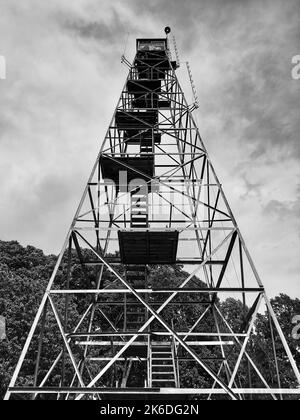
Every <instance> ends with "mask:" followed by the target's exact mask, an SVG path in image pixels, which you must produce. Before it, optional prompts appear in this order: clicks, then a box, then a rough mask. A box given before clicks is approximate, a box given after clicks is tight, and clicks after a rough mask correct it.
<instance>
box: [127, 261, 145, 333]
mask: <svg viewBox="0 0 300 420" xmlns="http://www.w3.org/2000/svg"><path fill="white" fill-rule="evenodd" d="M126 280H127V282H128V283H129V284H130V285H131V286H132V287H133V288H134V289H145V288H146V287H147V268H146V267H145V266H143V265H141V266H140V265H132V266H129V265H128V266H126ZM124 304H125V311H124V331H128V332H132V331H133V332H136V331H138V330H139V329H140V328H141V327H142V326H143V325H144V324H145V322H146V320H147V309H146V308H145V307H144V306H143V305H142V304H141V303H140V302H139V301H138V299H137V298H136V297H135V296H131V297H127V295H125V301H124Z"/></svg>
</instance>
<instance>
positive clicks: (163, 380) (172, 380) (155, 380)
mask: <svg viewBox="0 0 300 420" xmlns="http://www.w3.org/2000/svg"><path fill="white" fill-rule="evenodd" d="M152 382H172V383H173V382H174V383H175V379H152Z"/></svg>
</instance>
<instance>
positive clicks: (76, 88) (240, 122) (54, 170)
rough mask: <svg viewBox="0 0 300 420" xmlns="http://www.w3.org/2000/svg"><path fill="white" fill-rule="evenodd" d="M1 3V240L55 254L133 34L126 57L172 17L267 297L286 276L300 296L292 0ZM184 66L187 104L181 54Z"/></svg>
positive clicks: (299, 35) (299, 153)
mask: <svg viewBox="0 0 300 420" xmlns="http://www.w3.org/2000/svg"><path fill="white" fill-rule="evenodd" d="M0 5H1V6H0V7H1V15H0V55H4V56H5V57H6V61H7V79H6V80H5V81H0V176H1V179H2V180H3V181H2V182H1V185H0V194H1V200H0V213H1V218H0V229H1V239H7V240H10V239H16V240H19V241H21V242H22V243H31V244H33V245H36V246H37V247H39V248H43V249H45V250H46V251H47V252H56V253H57V252H58V251H59V249H60V246H61V244H62V241H63V239H64V235H65V232H66V231H67V229H68V227H69V224H70V222H71V218H72V217H73V214H74V211H75V208H76V206H77V203H78V201H79V199H80V195H81V193H82V190H83V187H84V183H85V181H86V179H87V177H88V174H89V171H90V168H91V166H92V164H93V163H94V159H95V157H96V154H97V152H98V149H99V147H100V145H101V142H102V139H103V137H104V135H105V131H106V129H107V126H108V124H109V121H110V119H111V115H112V112H113V110H114V107H115V104H116V102H117V99H118V97H119V94H120V91H121V88H122V86H123V83H124V80H125V77H126V69H125V68H122V67H121V65H120V56H121V54H123V52H124V45H125V41H126V38H127V33H129V34H130V37H129V41H128V44H127V50H126V54H127V56H128V58H129V59H132V57H133V54H134V49H135V38H137V37H142V36H145V37H151V36H154V37H157V36H164V32H163V30H164V27H165V26H166V25H169V26H171V27H172V29H173V33H174V34H175V35H176V41H177V45H178V49H179V53H180V58H181V61H182V62H184V61H186V60H189V62H190V63H191V68H192V72H193V78H194V80H195V83H196V87H197V91H198V95H199V98H200V110H199V111H198V113H197V114H196V115H195V117H196V119H197V120H198V124H199V126H200V130H201V132H202V133H203V138H204V141H205V143H206V145H207V147H208V150H209V152H210V154H211V156H212V159H213V162H214V163H215V166H216V170H217V172H218V174H219V176H220V179H221V180H222V183H223V185H224V188H225V191H226V193H227V195H228V197H229V201H230V203H231V204H232V208H233V211H234V213H235V215H236V216H237V219H238V221H239V224H240V226H241V230H242V231H243V232H245V237H246V240H247V243H248V244H249V248H250V249H251V252H252V253H253V255H254V259H255V260H256V261H257V263H258V268H259V269H260V271H261V272H262V277H263V279H264V280H265V282H266V284H267V287H269V289H270V290H271V293H272V294H275V293H278V292H280V291H282V283H281V282H282V279H283V278H285V279H287V278H288V279H289V281H288V282H287V283H286V284H285V287H286V291H287V292H288V293H290V294H294V295H297V293H299V274H298V273H297V269H298V268H299V269H300V267H298V265H299V264H298V260H299V248H300V239H299V229H298V227H299V189H298V185H299V184H300V165H299V160H300V142H299V134H298V133H299V131H300V115H299V109H300V107H299V90H300V83H299V82H298V81H295V80H293V79H292V78H291V57H292V56H294V55H296V54H299V53H300V51H299V48H300V47H299V45H300V27H299V17H300V4H299V1H298V0H289V1H288V2H287V1H286V0H265V1H261V0H243V1H240V0H202V1H199V0H189V1H188V2H182V1H180V0H164V1H159V0H151V1H150V2H149V1H148V0H127V1H124V0H115V1H114V2H112V1H111V0H101V1H98V0H77V1H76V2H70V1H69V0H52V1H51V2H41V1H40V0H23V1H22V2H20V1H17V0H0ZM178 76H179V78H180V81H181V84H182V85H183V87H184V89H185V91H186V92H187V96H188V100H189V102H191V101H192V100H193V98H192V96H191V93H190V92H191V89H190V84H189V80H188V78H187V72H186V69H185V66H184V63H183V64H182V66H181V69H180V70H179V71H178ZM45 221H46V222H45ZM283 230H284V232H283ZM283 237H284V239H283ZM283 240H284V247H283V246H282V241H283ZM283 258H284V259H285V260H286V261H287V264H285V265H280V269H279V268H278V261H281V259H283Z"/></svg>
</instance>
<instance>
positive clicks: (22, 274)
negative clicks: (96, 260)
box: [0, 241, 300, 398]
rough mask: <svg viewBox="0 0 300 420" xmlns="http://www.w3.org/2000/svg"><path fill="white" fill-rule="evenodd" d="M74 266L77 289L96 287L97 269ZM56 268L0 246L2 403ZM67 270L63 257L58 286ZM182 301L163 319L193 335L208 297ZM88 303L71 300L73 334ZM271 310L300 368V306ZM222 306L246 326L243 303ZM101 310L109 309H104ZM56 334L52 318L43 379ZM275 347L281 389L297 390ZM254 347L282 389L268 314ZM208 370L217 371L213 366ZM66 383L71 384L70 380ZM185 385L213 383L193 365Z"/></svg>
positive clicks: (186, 366) (115, 313)
mask: <svg viewBox="0 0 300 420" xmlns="http://www.w3.org/2000/svg"><path fill="white" fill-rule="evenodd" d="M82 252H83V255H84V256H85V254H86V253H88V251H86V250H82ZM74 262H75V255H72V265H73V266H74V268H73V269H72V281H73V283H74V284H75V285H76V286H77V287H86V286H87V283H90V285H91V286H92V287H93V285H94V284H95V281H96V277H97V272H96V271H95V269H94V268H89V269H88V270H87V272H85V273H83V270H82V268H81V267H80V265H76V264H74ZM55 263H56V257H55V256H53V255H50V256H46V255H44V253H43V252H42V251H41V250H38V249H36V248H34V247H32V246H28V247H26V248H24V247H22V246H21V245H20V244H19V243H18V242H15V241H13V242H3V241H0V315H2V316H4V317H5V319H6V323H7V330H6V334H7V338H6V339H5V340H3V341H0V398H2V397H3V396H4V393H5V390H6V388H7V386H8V383H9V380H10V378H11V376H12V374H13V370H14V368H15V366H16V363H17V361H18V358H19V356H20V353H21V350H22V347H23V345H24V343H25V340H26V337H27V335H28V333H29V330H30V327H31V325H32V322H33V320H34V317H35V314H36V312H37V310H38V308H39V305H40V302H41V300H42V296H43V294H44V292H45V289H46V287H47V284H48V281H49V278H50V276H51V273H52V271H53V269H54V266H55ZM66 267H67V258H66V257H65V258H64V260H63V263H62V267H61V269H60V271H59V273H58V284H61V285H63V284H64V282H65V272H66ZM120 274H122V271H120ZM110 276H111V273H109V272H108V271H105V274H104V283H105V282H107V281H108V280H109V278H110ZM186 276H187V273H186V272H185V271H184V269H183V267H181V266H176V267H170V266H163V267H157V266H153V267H150V284H151V285H152V286H155V287H159V286H163V287H166V288H167V287H174V286H176V285H179V284H181V283H182V281H183V280H184V279H185V278H186ZM192 282H193V283H194V285H195V284H196V285H198V286H199V287H205V285H204V284H203V283H202V282H201V281H200V280H199V279H197V278H193V279H192ZM183 296H185V295H180V296H178V297H176V300H175V302H176V305H172V306H169V307H168V308H167V309H166V310H164V312H163V314H162V315H163V318H164V319H165V320H166V322H168V323H169V324H173V325H174V327H175V329H177V330H179V329H189V328H191V327H192V326H193V324H194V323H195V322H196V321H197V319H198V318H199V316H200V315H201V313H203V308H205V299H207V295H206V294H204V295H201V294H200V295H198V296H192V297H191V296H190V295H189V297H186V296H185V297H183ZM90 299H91V297H86V296H82V297H77V298H72V300H71V301H70V302H69V303H70V316H69V328H70V330H71V329H72V328H74V325H75V324H76V322H77V320H78V319H79V318H80V315H81V314H82V313H83V311H84V310H85V309H86V307H87V305H88V304H89V303H90ZM110 299H111V298H110ZM152 299H154V300H156V301H159V300H160V299H162V297H161V295H156V296H155V295H154V296H153V297H152ZM187 303H188V304H187ZM272 305H273V307H274V310H275V312H276V315H277V317H278V320H279V323H280V324H281V326H282V327H283V331H284V334H285V336H286V337H287V340H288V343H289V345H290V348H291V350H292V353H293V356H294V358H295V360H296V362H297V364H298V366H299V365H300V352H299V342H297V341H295V340H294V339H293V338H292V328H293V326H292V323H291V320H292V318H293V317H294V316H295V315H297V314H298V315H299V314H300V301H299V300H298V299H291V298H290V297H289V296H286V295H283V294H282V295H280V296H277V297H276V298H275V299H273V301H272ZM63 306H64V302H63V301H57V308H58V310H59V312H60V314H63ZM219 306H220V309H221V311H222V313H223V314H224V316H225V318H226V321H227V322H228V323H229V325H230V326H231V327H232V328H233V329H234V330H238V329H239V328H240V327H241V326H242V325H243V322H244V320H245V319H244V315H245V313H246V312H247V309H248V308H244V306H243V304H242V302H240V301H238V300H235V299H232V298H229V299H227V300H226V301H225V302H219ZM103 308H104V309H105V306H104V307H103ZM110 310H111V313H110V314H111V316H112V318H113V319H114V321H115V322H118V320H120V319H121V315H122V308H121V307H119V308H112V307H111V308H110ZM96 322H97V318H96ZM102 323H103V319H102ZM99 324H100V318H99ZM157 325H158V324H157ZM204 325H205V327H202V329H201V328H199V329H198V330H197V331H198V332H201V331H206V332H207V331H213V328H214V318H213V315H212V314H210V313H208V315H207V317H206V318H205V324H204ZM107 326H108V325H107ZM104 327H105V325H104ZM56 329H57V326H56V323H55V320H54V317H53V316H52V318H51V317H50V318H49V319H48V322H47V330H46V331H45V338H46V340H45V347H44V353H43V356H42V358H41V377H43V375H45V373H46V371H47V369H48V368H49V361H51V360H54V359H55V358H56V357H57V354H58V353H59V349H60V346H61V343H60V342H59V341H58V340H57V338H56V337H57V332H56ZM275 344H276V351H277V355H278V364H279V370H280V372H281V382H282V386H285V387H289V386H296V382H295V378H294V376H293V374H292V372H291V369H290V366H289V364H288V360H287V357H286V353H285V351H284V348H283V346H282V343H281V341H280V339H279V337H278V336H275ZM36 347H37V338H36V337H35V338H34V343H33V346H32V348H30V353H29V358H28V359H27V361H26V363H25V366H24V368H23V369H22V375H23V376H22V377H21V379H20V384H22V385H30V384H32V383H33V375H32V372H34V362H35V359H36ZM250 347H251V355H252V356H253V359H254V360H255V362H257V364H259V365H260V366H261V367H262V373H263V375H264V376H265V378H266V379H267V380H268V381H270V383H272V384H274V386H275V387H276V386H277V385H278V384H277V377H276V366H275V364H274V363H273V362H271V360H273V347H272V336H271V329H270V322H269V317H268V314H267V313H265V314H259V316H258V319H257V322H256V326H255V334H254V335H253V338H252V340H251V343H250ZM77 350H78V349H74V351H77ZM78 351H79V350H78ZM203 351H204V350H203ZM213 356H216V353H214V352H213V351H208V350H205V353H202V354H201V357H203V358H206V359H210V358H212V357H213ZM227 357H228V360H229V361H232V363H234V360H236V354H235V353H234V352H233V353H232V352H231V353H228V354H227ZM210 366H211V368H213V369H215V370H216V367H215V366H214V363H213V362H212V363H211V365H210ZM242 366H243V369H244V370H243V371H242V373H241V375H242V376H244V379H245V381H246V382H247V380H248V379H247V375H248V369H249V366H248V364H247V363H244V364H243V365H242ZM140 369H141V370H139V368H138V366H135V367H134V372H133V373H134V375H133V378H136V381H138V380H139V379H140V378H141V377H142V376H143V375H141V373H142V369H144V367H143V366H141V367H140ZM66 375H67V377H68V375H70V374H69V372H68V370H67V372H66ZM68 379H70V378H69V377H68ZM59 380H60V378H59V375H58V376H57V377H55V376H54V378H53V383H55V381H59ZM107 380H108V379H107ZM181 381H182V383H181V385H182V386H184V387H189V388H193V387H199V386H200V387H207V386H208V384H209V377H207V376H206V374H205V372H203V370H201V368H200V367H199V368H198V367H195V363H193V362H184V363H183V364H182V367H181ZM255 381H257V383H258V382H259V380H258V379H255V378H254V379H253V382H254V383H255ZM108 385H109V382H108ZM134 385H135V386H137V384H131V386H134Z"/></svg>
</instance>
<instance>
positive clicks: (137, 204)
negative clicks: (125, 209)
mask: <svg viewBox="0 0 300 420" xmlns="http://www.w3.org/2000/svg"><path fill="white" fill-rule="evenodd" d="M145 189H146V191H143V190H145ZM130 221H131V223H130V227H131V228H141V229H143V228H147V227H148V226H149V224H148V190H147V187H146V188H145V187H143V188H137V189H136V190H134V191H133V192H131V218H130Z"/></svg>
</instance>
